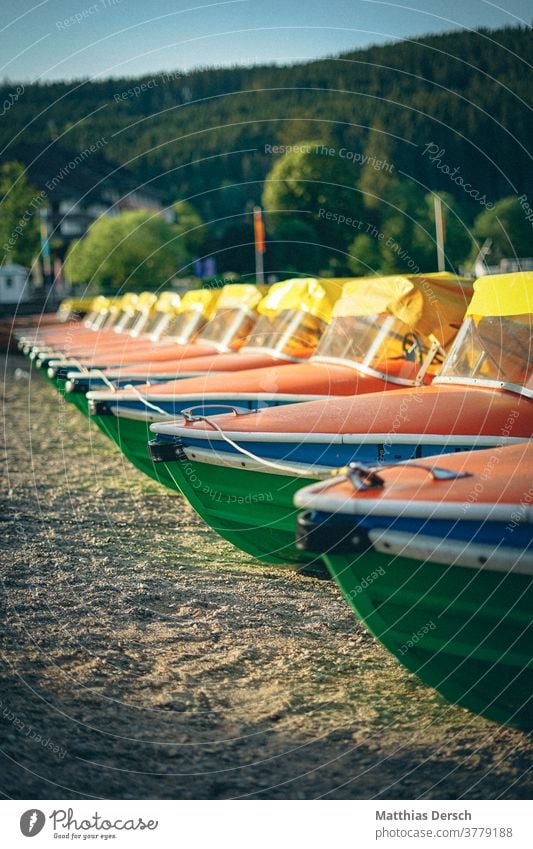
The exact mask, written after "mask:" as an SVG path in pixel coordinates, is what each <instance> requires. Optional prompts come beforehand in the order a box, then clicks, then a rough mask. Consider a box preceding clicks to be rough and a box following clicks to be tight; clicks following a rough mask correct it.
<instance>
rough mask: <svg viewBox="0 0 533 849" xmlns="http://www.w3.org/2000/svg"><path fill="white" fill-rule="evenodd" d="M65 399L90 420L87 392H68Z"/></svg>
mask: <svg viewBox="0 0 533 849" xmlns="http://www.w3.org/2000/svg"><path fill="white" fill-rule="evenodd" d="M65 398H66V400H67V401H70V403H71V404H74V406H75V407H77V409H78V410H79V411H80V413H83V415H84V416H87V418H89V402H88V400H87V395H86V393H85V392H66V393H65Z"/></svg>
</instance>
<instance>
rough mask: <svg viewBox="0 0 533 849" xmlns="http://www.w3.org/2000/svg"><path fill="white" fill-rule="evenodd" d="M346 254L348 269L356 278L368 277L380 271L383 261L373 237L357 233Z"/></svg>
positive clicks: (377, 243)
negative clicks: (347, 254) (347, 255)
mask: <svg viewBox="0 0 533 849" xmlns="http://www.w3.org/2000/svg"><path fill="white" fill-rule="evenodd" d="M378 232H379V231H378ZM348 253H349V258H348V268H349V269H350V271H352V272H353V273H354V274H355V275H356V276H357V277H370V276H371V275H372V274H376V273H377V272H379V271H381V270H382V267H383V261H382V257H381V254H380V251H379V242H378V241H377V239H376V238H375V236H371V235H369V234H368V233H359V235H357V236H356V237H355V239H354V240H353V242H352V244H351V245H350V247H349V249H348Z"/></svg>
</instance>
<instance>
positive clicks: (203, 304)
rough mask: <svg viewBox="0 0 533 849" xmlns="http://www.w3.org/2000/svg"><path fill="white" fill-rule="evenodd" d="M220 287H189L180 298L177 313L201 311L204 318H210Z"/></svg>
mask: <svg viewBox="0 0 533 849" xmlns="http://www.w3.org/2000/svg"><path fill="white" fill-rule="evenodd" d="M219 295H220V289H191V290H190V291H189V292H185V294H184V296H183V297H182V299H181V304H180V306H179V310H178V313H182V312H189V311H194V312H201V313H202V315H203V316H204V318H211V316H212V315H213V313H214V311H215V308H216V306H217V302H218V300H219Z"/></svg>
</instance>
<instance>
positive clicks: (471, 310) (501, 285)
mask: <svg viewBox="0 0 533 849" xmlns="http://www.w3.org/2000/svg"><path fill="white" fill-rule="evenodd" d="M527 313H533V271H515V272H514V273H513V274H490V275H487V276H486V277H478V279H477V280H476V281H475V283H474V296H473V298H472V301H471V302H470V306H469V307H468V310H467V315H478V316H489V315H525V314H527Z"/></svg>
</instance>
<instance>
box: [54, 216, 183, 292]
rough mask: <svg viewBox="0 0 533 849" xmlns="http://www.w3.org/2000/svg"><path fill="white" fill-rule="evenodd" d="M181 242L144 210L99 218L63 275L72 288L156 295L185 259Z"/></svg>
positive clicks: (171, 227)
mask: <svg viewBox="0 0 533 849" xmlns="http://www.w3.org/2000/svg"><path fill="white" fill-rule="evenodd" d="M179 236H180V233H179V230H178V228H177V227H176V226H175V225H172V224H169V223H168V222H166V221H165V220H164V219H163V218H162V217H161V216H160V215H154V214H153V213H152V212H149V211H147V210H137V211H135V212H124V213H122V215H118V216H116V217H109V216H102V217H101V218H99V219H98V220H97V221H95V222H94V224H92V225H91V226H90V228H89V230H88V231H87V234H86V236H85V237H84V238H83V239H82V240H80V241H78V242H75V243H73V244H72V245H71V247H70V249H69V251H68V254H67V258H66V262H65V273H66V275H67V277H68V279H69V280H70V281H71V282H72V283H89V284H91V285H92V286H93V287H94V288H95V289H96V290H97V291H104V290H105V291H118V290H119V289H121V288H123V287H124V288H125V289H128V290H137V291H140V290H145V289H148V290H150V289H157V288H159V287H160V286H164V285H166V284H168V281H169V280H170V279H171V278H172V277H173V276H174V275H175V274H176V273H177V271H178V269H179V267H180V265H181V264H182V263H183V261H184V259H185V250H184V248H183V246H182V245H181V243H180V238H179Z"/></svg>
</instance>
